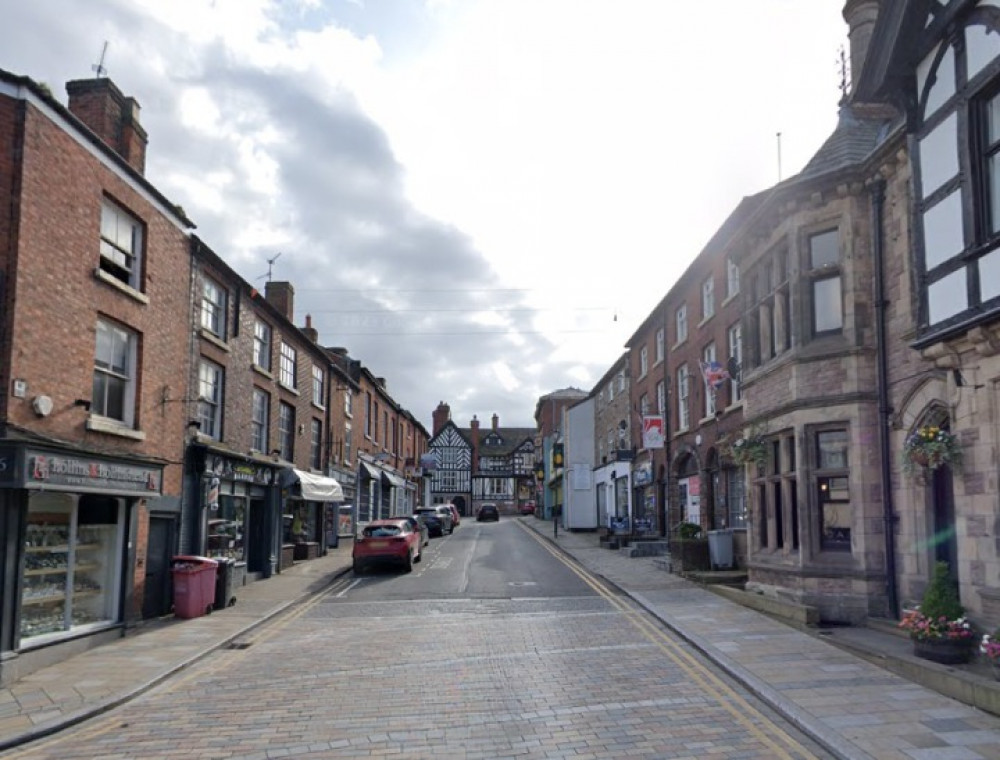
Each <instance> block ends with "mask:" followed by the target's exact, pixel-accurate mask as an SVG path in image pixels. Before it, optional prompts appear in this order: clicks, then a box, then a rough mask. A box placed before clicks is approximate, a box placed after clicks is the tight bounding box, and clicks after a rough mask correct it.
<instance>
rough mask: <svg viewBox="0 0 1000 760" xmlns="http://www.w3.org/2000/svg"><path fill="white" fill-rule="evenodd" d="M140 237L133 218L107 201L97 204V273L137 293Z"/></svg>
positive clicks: (141, 253)
mask: <svg viewBox="0 0 1000 760" xmlns="http://www.w3.org/2000/svg"><path fill="white" fill-rule="evenodd" d="M143 237H144V234H143V225H142V223H141V222H140V221H139V220H138V219H137V218H136V217H134V216H132V214H130V213H128V212H127V211H125V209H123V208H122V207H121V206H119V205H118V204H116V203H112V202H111V201H110V200H108V199H107V198H105V199H103V200H102V201H101V229H100V241H101V243H100V263H99V265H98V268H99V269H100V271H102V272H104V273H105V274H107V275H108V276H109V277H114V278H115V279H116V280H119V281H120V282H122V283H124V284H125V285H128V286H129V287H130V288H132V289H134V290H141V289H142V288H141V285H142V264H143Z"/></svg>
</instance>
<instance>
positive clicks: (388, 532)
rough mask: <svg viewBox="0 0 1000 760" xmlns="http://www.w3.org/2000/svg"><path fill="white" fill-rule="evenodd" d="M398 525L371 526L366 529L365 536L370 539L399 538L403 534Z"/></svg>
mask: <svg viewBox="0 0 1000 760" xmlns="http://www.w3.org/2000/svg"><path fill="white" fill-rule="evenodd" d="M402 532H403V531H402V529H401V528H400V527H399V526H398V525H369V526H368V527H367V528H365V535H366V536H369V537H370V538H386V537H388V536H398V535H400V534H401V533H402Z"/></svg>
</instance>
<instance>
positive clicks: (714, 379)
mask: <svg viewBox="0 0 1000 760" xmlns="http://www.w3.org/2000/svg"><path fill="white" fill-rule="evenodd" d="M699 364H701V376H702V377H703V378H705V385H707V386H708V387H709V388H718V387H719V386H721V385H722V384H723V383H724V382H726V380H728V379H729V371H728V370H727V369H726V368H725V367H723V366H722V365H721V364H719V363H718V362H699Z"/></svg>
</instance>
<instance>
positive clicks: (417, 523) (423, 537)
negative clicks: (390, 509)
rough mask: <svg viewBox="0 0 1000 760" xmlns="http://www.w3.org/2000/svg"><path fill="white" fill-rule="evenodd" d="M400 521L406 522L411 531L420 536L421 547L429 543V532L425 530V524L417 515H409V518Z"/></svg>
mask: <svg viewBox="0 0 1000 760" xmlns="http://www.w3.org/2000/svg"><path fill="white" fill-rule="evenodd" d="M402 519H403V520H407V521H408V522H409V523H410V525H411V526H412V528H413V530H415V531H417V532H418V533H419V534H420V545H421V546H427V544H429V543H430V542H431V532H430V531H429V530H427V523H425V522H424V521H423V520H422V519H421V518H420V517H419V516H418V515H410V516H409V517H403V518H402Z"/></svg>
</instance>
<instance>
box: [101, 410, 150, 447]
mask: <svg viewBox="0 0 1000 760" xmlns="http://www.w3.org/2000/svg"><path fill="white" fill-rule="evenodd" d="M87 430H92V431H93V432H95V433H107V434H108V435H117V436H120V437H121V438H131V439H132V440H133V441H145V440H146V434H145V433H144V432H142V431H141V430H136V429H134V428H130V427H126V426H125V424H124V423H122V422H119V421H118V420H113V419H111V418H110V417H102V416H100V415H96V414H92V415H90V417H88V418H87Z"/></svg>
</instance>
